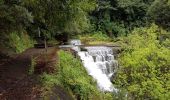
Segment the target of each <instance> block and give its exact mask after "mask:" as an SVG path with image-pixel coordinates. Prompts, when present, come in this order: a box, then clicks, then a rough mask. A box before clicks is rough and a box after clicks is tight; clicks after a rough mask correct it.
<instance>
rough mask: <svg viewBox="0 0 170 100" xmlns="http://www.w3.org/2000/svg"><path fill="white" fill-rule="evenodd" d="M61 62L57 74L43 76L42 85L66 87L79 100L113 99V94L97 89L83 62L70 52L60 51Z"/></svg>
mask: <svg viewBox="0 0 170 100" xmlns="http://www.w3.org/2000/svg"><path fill="white" fill-rule="evenodd" d="M58 54H59V58H60V61H59V63H58V71H57V72H56V73H55V74H51V75H49V74H44V75H42V78H41V79H42V83H43V84H44V86H46V87H48V88H49V87H52V86H54V85H59V86H62V87H64V88H65V89H66V90H68V91H71V93H72V94H73V95H74V96H75V98H76V99H78V100H103V98H106V100H111V99H112V94H111V93H106V94H105V93H102V92H100V91H99V90H98V89H97V85H96V82H95V81H94V80H93V79H92V77H90V76H89V75H88V73H87V72H86V70H85V68H84V67H83V66H82V64H81V61H80V60H79V59H76V58H74V57H73V55H71V54H70V53H68V52H64V51H59V53H58Z"/></svg>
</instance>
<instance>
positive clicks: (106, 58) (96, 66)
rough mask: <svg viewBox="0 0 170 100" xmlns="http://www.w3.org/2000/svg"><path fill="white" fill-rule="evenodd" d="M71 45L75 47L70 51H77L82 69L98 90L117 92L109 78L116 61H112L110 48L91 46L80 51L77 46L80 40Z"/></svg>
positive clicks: (113, 70)
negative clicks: (93, 81)
mask: <svg viewBox="0 0 170 100" xmlns="http://www.w3.org/2000/svg"><path fill="white" fill-rule="evenodd" d="M70 44H71V45H75V46H74V47H72V49H74V50H76V51H78V55H79V56H80V59H81V60H82V63H83V65H84V67H85V68H86V70H87V72H88V74H89V75H91V76H92V77H93V78H94V79H95V80H96V81H97V85H98V87H99V89H100V90H102V91H108V92H117V91H118V90H117V89H115V88H114V86H113V85H112V83H111V81H110V77H111V76H112V75H114V72H115V70H116V67H117V66H118V63H117V61H116V60H115V59H114V55H113V51H112V48H111V47H105V46H93V47H85V49H87V51H80V49H79V47H78V46H77V45H81V41H80V40H72V41H70Z"/></svg>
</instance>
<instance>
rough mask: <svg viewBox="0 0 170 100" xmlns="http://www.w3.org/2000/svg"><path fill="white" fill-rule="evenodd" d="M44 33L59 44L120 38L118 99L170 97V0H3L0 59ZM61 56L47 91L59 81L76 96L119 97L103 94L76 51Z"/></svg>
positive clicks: (45, 78) (48, 79)
mask: <svg viewBox="0 0 170 100" xmlns="http://www.w3.org/2000/svg"><path fill="white" fill-rule="evenodd" d="M39 33H40V34H39ZM39 35H40V37H41V38H42V39H43V41H44V39H46V40H49V41H50V42H49V43H55V44H59V43H63V42H67V41H68V40H69V39H70V38H72V37H78V38H79V39H80V40H81V41H82V42H83V43H84V44H87V45H89V44H91V45H96V44H100V45H101V44H102V45H106V44H112V45H113V44H114V45H115V41H116V44H119V45H120V46H121V47H122V52H121V54H120V58H119V63H120V68H119V70H118V72H117V74H116V76H115V77H114V80H112V81H113V84H115V85H116V86H117V87H118V88H119V89H120V91H121V92H120V94H118V95H120V96H118V99H125V98H126V94H127V98H126V99H128V100H131V99H132V100H138V99H139V100H140V99H141V100H143V99H149V100H152V99H153V100H155V99H156V100H157V99H158V100H166V99H169V98H170V85H169V84H170V75H169V73H170V69H169V68H170V0H0V45H1V46H0V57H1V55H2V54H1V52H2V50H4V51H5V50H6V48H8V49H10V50H13V51H14V52H15V53H21V52H23V51H24V50H26V49H27V48H30V47H33V44H34V43H35V42H38V39H37V37H38V38H39ZM56 41H57V42H56ZM2 48H3V49H2ZM4 48H5V49H4ZM1 49H2V50H1ZM3 55H4V54H3ZM6 55H8V54H6ZM52 55H54V54H52ZM2 57H3V56H2ZM40 58H42V59H47V58H46V57H40ZM32 60H33V61H32V66H31V68H30V70H29V73H30V74H32V73H33V72H34V64H35V63H34V59H32ZM59 60H60V61H59V63H58V66H57V68H56V69H57V72H56V71H55V73H53V74H43V75H42V77H41V79H42V83H43V84H44V86H45V87H47V88H48V89H49V88H51V87H53V86H54V85H59V86H61V87H64V88H65V89H66V90H68V91H69V92H70V93H71V94H72V95H73V96H74V98H75V99H84V100H86V99H96V100H98V99H99V100H100V99H101V100H103V99H104V100H109V99H111V98H112V99H113V98H114V97H116V96H112V95H111V94H110V93H108V94H107V93H101V92H99V90H98V89H97V88H96V82H95V81H94V80H93V79H92V78H91V77H90V76H88V74H87V72H86V71H85V69H84V67H82V64H81V62H80V61H79V60H78V59H76V58H74V57H73V56H72V55H71V54H69V53H66V52H63V51H60V52H59ZM4 61H5V60H4ZM42 62H43V61H39V63H40V65H44V64H43V63H42ZM39 63H38V64H39ZM0 65H3V64H0ZM44 70H46V69H44ZM51 72H53V71H51ZM121 97H122V98H121Z"/></svg>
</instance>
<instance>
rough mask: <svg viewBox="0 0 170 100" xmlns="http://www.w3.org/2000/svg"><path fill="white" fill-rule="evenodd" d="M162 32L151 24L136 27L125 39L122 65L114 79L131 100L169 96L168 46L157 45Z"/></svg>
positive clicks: (151, 99)
mask: <svg viewBox="0 0 170 100" xmlns="http://www.w3.org/2000/svg"><path fill="white" fill-rule="evenodd" d="M161 32H164V33H165V31H161V29H159V28H158V27H157V26H156V25H152V26H151V27H149V28H138V29H135V30H134V31H133V32H132V34H131V35H129V36H128V37H127V38H126V39H124V45H123V46H124V52H123V53H122V54H121V56H120V59H119V60H120V61H119V62H120V64H121V67H120V69H119V70H118V73H117V75H116V79H115V80H113V81H114V83H115V84H117V86H118V87H119V88H122V89H126V90H127V91H128V92H127V94H128V98H129V99H130V100H136V99H150V100H155V99H159V100H167V99H169V96H170V91H169V89H170V85H169V83H170V70H169V67H170V49H168V48H166V47H165V46H164V45H162V44H160V41H159V40H158V39H159V36H160V34H163V33H161ZM168 34H169V33H168Z"/></svg>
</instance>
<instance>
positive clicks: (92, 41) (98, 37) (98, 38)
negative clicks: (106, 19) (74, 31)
mask: <svg viewBox="0 0 170 100" xmlns="http://www.w3.org/2000/svg"><path fill="white" fill-rule="evenodd" d="M79 39H80V40H81V41H82V42H83V43H84V44H87V45H97V44H113V39H112V38H110V37H108V36H107V35H106V34H104V33H102V32H100V31H99V32H95V33H93V34H84V35H79Z"/></svg>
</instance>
